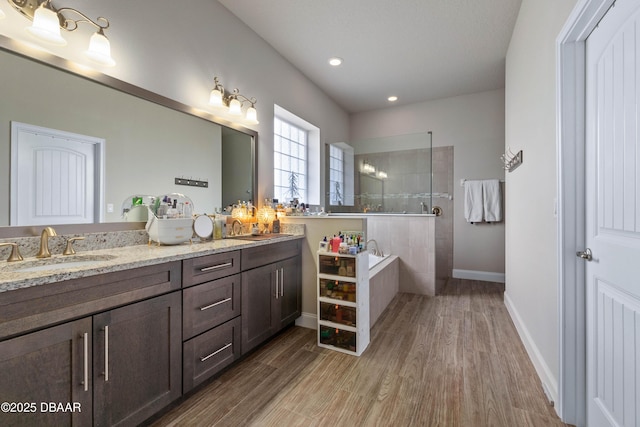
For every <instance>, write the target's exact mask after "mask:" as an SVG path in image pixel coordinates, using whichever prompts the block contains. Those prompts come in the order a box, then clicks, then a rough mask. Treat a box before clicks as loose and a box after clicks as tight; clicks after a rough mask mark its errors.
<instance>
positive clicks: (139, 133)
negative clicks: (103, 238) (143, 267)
mask: <svg viewBox="0 0 640 427" xmlns="http://www.w3.org/2000/svg"><path fill="white" fill-rule="evenodd" d="M11 43H12V42H11V41H10V40H9V39H5V38H0V69H1V70H2V76H1V77H2V78H1V79H0V93H2V97H1V98H0V200H2V203H1V204H0V238H1V237H3V232H2V229H3V228H4V227H7V226H11V225H12V224H11V223H10V206H11V203H12V200H11V197H10V194H11V191H10V188H11V187H10V185H11V183H10V176H11V123H12V122H20V123H26V124H30V125H35V126H40V127H43V128H48V129H55V130H60V131H64V132H72V133H77V134H81V135H87V136H90V137H96V138H102V139H104V140H105V144H104V170H103V175H104V179H103V187H104V188H103V194H104V197H103V199H102V200H100V201H99V202H100V204H101V206H102V212H101V214H100V215H99V217H100V221H101V222H107V223H115V222H121V221H123V217H122V210H121V207H122V204H123V202H124V201H125V200H126V199H127V198H128V197H129V196H131V195H137V194H145V195H162V194H167V193H182V194H185V195H186V196H188V197H189V198H191V199H192V200H193V203H194V207H195V209H194V211H195V213H213V212H214V210H215V209H219V208H222V207H224V206H226V205H227V204H229V203H232V202H233V201H237V200H247V201H253V202H255V191H256V189H257V185H256V177H257V173H256V147H257V132H254V131H252V130H250V129H246V128H243V127H241V126H236V125H234V124H232V123H227V122H224V121H218V120H217V119H216V118H215V117H213V116H210V117H209V116H208V115H207V113H205V112H201V111H192V109H191V107H188V106H185V105H183V104H179V103H177V102H175V101H172V100H169V99H167V98H163V97H161V96H159V95H156V94H153V93H151V92H148V91H145V90H144V89H140V88H137V87H135V86H131V85H129V84H127V83H125V82H122V81H119V80H116V79H112V78H110V77H108V76H105V75H101V74H94V75H91V76H90V78H87V77H85V76H82V75H79V74H74V73H73V72H71V71H70V70H69V68H68V67H69V65H68V64H67V63H66V61H64V60H60V59H59V58H56V57H53V58H48V57H47V58H37V59H33V58H31V57H24V56H22V55H21V54H20V52H16V49H15V48H14V47H13V46H12V45H11ZM30 55H31V54H30ZM38 55H39V54H36V57H37V56H38ZM42 61H46V62H52V63H54V65H55V66H52V65H49V64H45V63H43V62H42ZM175 178H187V179H193V180H199V181H206V182H207V183H208V186H207V187H206V188H205V187H195V186H184V185H176V183H175ZM111 207H112V209H111ZM50 225H55V224H50ZM4 234H6V233H4Z"/></svg>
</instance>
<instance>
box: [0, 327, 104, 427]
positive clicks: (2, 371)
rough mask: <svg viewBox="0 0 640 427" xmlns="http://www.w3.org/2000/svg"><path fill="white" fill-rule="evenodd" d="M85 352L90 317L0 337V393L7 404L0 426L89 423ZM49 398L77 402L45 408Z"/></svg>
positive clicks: (90, 397)
mask: <svg viewBox="0 0 640 427" xmlns="http://www.w3.org/2000/svg"><path fill="white" fill-rule="evenodd" d="M91 355H92V346H91V318H85V319H80V320H76V321H73V322H69V323H64V324H62V325H58V326H54V327H51V328H48V329H44V330H42V331H38V332H33V333H30V334H27V335H23V336H20V337H17V338H13V339H10V340H7V341H2V342H0V396H2V398H1V400H2V402H7V403H8V404H9V405H10V406H8V407H7V408H5V409H7V410H5V409H3V410H2V411H0V425H2V426H29V427H31V426H47V425H56V426H65V425H73V426H89V425H91V423H92V418H93V409H92V404H93V395H92V388H91V387H92V373H93V369H92V364H91V360H92V358H91ZM49 402H55V403H71V404H72V405H73V404H77V405H76V406H73V407H72V408H71V409H72V411H51V410H50V408H49V406H48V405H49ZM4 404H5V405H6V403H4ZM43 404H44V408H43V407H42V405H43ZM43 409H44V411H43ZM54 409H57V408H54Z"/></svg>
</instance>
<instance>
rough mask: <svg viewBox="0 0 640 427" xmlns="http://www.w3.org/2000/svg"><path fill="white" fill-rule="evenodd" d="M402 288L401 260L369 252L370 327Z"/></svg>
mask: <svg viewBox="0 0 640 427" xmlns="http://www.w3.org/2000/svg"><path fill="white" fill-rule="evenodd" d="M399 288H400V260H399V258H398V257H397V256H395V255H387V256H378V255H374V254H372V253H370V252H369V327H370V328H372V327H373V325H374V324H375V322H376V321H377V320H378V318H379V317H380V315H381V314H382V312H383V311H384V310H385V309H386V308H387V306H388V305H389V303H390V302H391V300H393V298H394V297H395V296H396V294H397V293H398V290H399Z"/></svg>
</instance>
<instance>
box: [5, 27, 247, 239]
mask: <svg viewBox="0 0 640 427" xmlns="http://www.w3.org/2000/svg"><path fill="white" fill-rule="evenodd" d="M0 49H2V50H4V51H7V52H10V53H13V54H15V55H18V56H21V57H23V58H25V59H29V60H32V61H36V62H39V63H41V64H43V65H47V66H49V67H53V68H56V69H58V70H61V71H64V72H67V73H69V74H72V75H74V76H77V77H80V78H83V79H86V80H89V81H92V82H94V83H98V84H101V85H103V86H106V87H109V88H112V89H115V90H117V91H120V92H123V93H126V94H129V95H132V96H135V97H137V98H140V99H143V100H145V101H149V102H152V103H154V104H158V105H160V106H163V107H167V108H169V109H172V110H175V111H179V112H182V113H186V114H189V115H191V116H195V117H198V118H201V119H204V120H206V121H209V122H212V123H215V124H217V125H220V126H225V127H228V128H231V129H234V130H237V131H239V132H242V133H244V134H247V135H249V136H250V137H251V165H252V169H253V178H252V182H251V185H252V190H251V192H252V198H253V203H254V204H255V203H256V201H257V194H256V191H257V189H258V167H257V158H258V132H257V131H255V130H253V129H249V128H246V127H244V126H242V125H239V124H237V123H233V122H231V121H229V120H226V119H224V118H221V117H218V116H216V115H214V114H212V113H210V112H208V111H205V110H200V109H198V108H195V107H191V106H189V105H187V104H183V103H181V102H179V101H176V100H174V99H171V98H167V97H165V96H163V95H160V94H158V93H155V92H151V91H149V90H147V89H143V88H141V87H139V86H135V85H133V84H131V83H127V82H125V81H122V80H119V79H117V78H115V77H111V76H109V75H106V74H103V73H101V72H99V71H97V70H92V69H88V68H84V67H80V66H78V65H77V64H76V63H74V62H72V61H69V60H67V59H64V58H60V57H58V56H55V55H53V54H51V53H48V52H45V51H42V50H34V49H29V48H28V47H27V46H26V45H24V44H23V43H21V42H19V41H16V40H14V39H11V38H8V37H6V36H3V35H0ZM52 226H56V224H52ZM41 228H42V227H40V226H31V225H27V226H4V227H0V239H3V238H18V237H32V236H36V235H38V233H39V231H40V229H41ZM56 229H58V230H60V232H62V233H65V231H64V230H68V231H66V232H68V233H90V232H106V231H122V230H137V229H144V223H143V222H140V223H136V222H130V223H126V222H100V223H93V224H64V225H57V226H56Z"/></svg>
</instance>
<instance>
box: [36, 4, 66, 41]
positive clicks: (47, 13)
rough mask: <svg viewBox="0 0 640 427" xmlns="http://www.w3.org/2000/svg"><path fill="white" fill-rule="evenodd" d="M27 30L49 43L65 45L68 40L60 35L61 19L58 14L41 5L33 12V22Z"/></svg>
mask: <svg viewBox="0 0 640 427" xmlns="http://www.w3.org/2000/svg"><path fill="white" fill-rule="evenodd" d="M26 30H27V31H28V32H29V34H31V35H32V36H34V37H35V38H37V39H38V40H42V41H44V42H47V43H51V44H54V45H58V46H64V45H66V44H67V41H66V40H65V39H64V38H62V36H61V35H60V21H59V20H58V14H57V13H56V12H54V11H53V10H51V9H48V8H46V7H44V3H42V4H41V5H40V7H38V8H37V9H36V11H35V13H34V14H33V24H31V26H30V27H27V28H26Z"/></svg>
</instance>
